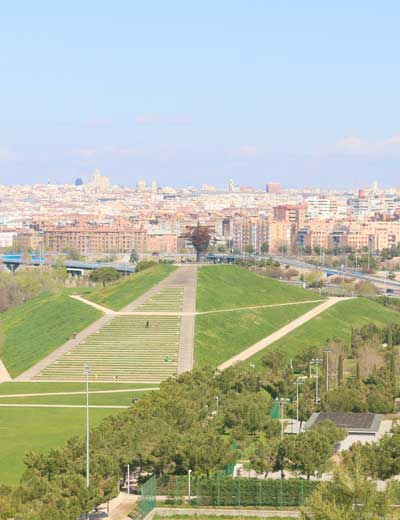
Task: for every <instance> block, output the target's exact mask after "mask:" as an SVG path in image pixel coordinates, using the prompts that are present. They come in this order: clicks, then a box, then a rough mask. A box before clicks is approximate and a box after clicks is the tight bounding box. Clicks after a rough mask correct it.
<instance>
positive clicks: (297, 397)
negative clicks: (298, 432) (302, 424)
mask: <svg viewBox="0 0 400 520" xmlns="http://www.w3.org/2000/svg"><path fill="white" fill-rule="evenodd" d="M294 383H295V385H296V422H297V423H298V422H299V385H302V384H303V381H302V380H301V379H300V378H299V377H298V378H297V379H296V381H295V382H294Z"/></svg>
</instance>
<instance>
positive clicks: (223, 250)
mask: <svg viewBox="0 0 400 520" xmlns="http://www.w3.org/2000/svg"><path fill="white" fill-rule="evenodd" d="M217 251H218V253H225V252H226V248H225V246H224V245H223V244H220V245H219V246H218V247H217Z"/></svg>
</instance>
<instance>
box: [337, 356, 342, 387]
mask: <svg viewBox="0 0 400 520" xmlns="http://www.w3.org/2000/svg"><path fill="white" fill-rule="evenodd" d="M338 383H339V385H341V384H342V383H343V356H342V354H339V358H338Z"/></svg>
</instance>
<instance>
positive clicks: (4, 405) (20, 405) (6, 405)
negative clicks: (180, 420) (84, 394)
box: [0, 403, 130, 410]
mask: <svg viewBox="0 0 400 520" xmlns="http://www.w3.org/2000/svg"><path fill="white" fill-rule="evenodd" d="M0 408H86V405H85V404H25V403H16V404H13V403H0ZM89 408H104V409H109V408H111V409H113V408H116V409H124V410H125V409H126V408H130V406H125V405H116V404H115V405H100V404H96V405H94V404H93V405H89Z"/></svg>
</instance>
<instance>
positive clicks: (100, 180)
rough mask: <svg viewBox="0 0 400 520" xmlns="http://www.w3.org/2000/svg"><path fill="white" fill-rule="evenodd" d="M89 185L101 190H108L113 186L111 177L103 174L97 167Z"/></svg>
mask: <svg viewBox="0 0 400 520" xmlns="http://www.w3.org/2000/svg"><path fill="white" fill-rule="evenodd" d="M89 185H90V186H91V187H93V188H98V189H99V190H107V189H108V188H109V187H110V186H111V182H110V179H108V177H106V176H105V175H102V174H101V172H100V170H98V169H96V170H95V171H94V173H93V175H92V178H91V179H90V182H89Z"/></svg>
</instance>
